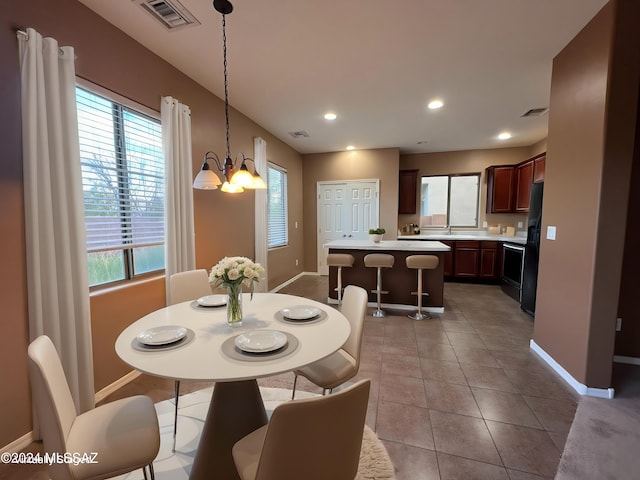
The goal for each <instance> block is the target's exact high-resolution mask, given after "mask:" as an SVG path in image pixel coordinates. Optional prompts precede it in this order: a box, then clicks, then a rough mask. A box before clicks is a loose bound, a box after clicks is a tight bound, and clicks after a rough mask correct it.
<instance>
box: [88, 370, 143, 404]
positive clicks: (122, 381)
mask: <svg viewBox="0 0 640 480" xmlns="http://www.w3.org/2000/svg"><path fill="white" fill-rule="evenodd" d="M141 374H142V372H139V371H138V370H131V371H130V372H129V373H127V374H126V375H125V376H123V377H120V378H119V379H117V380H116V381H115V382H113V383H111V384H109V385H107V386H106V387H104V388H103V389H101V390H100V391H99V392H96V395H95V400H94V401H95V403H98V402H101V401H102V400H104V399H105V398H107V397H108V396H109V395H111V394H112V393H113V392H115V391H116V390H118V389H119V388H120V387H123V386H124V385H126V384H127V383H129V382H131V381H132V380H135V379H136V378H138V377H139V376H140V375H141Z"/></svg>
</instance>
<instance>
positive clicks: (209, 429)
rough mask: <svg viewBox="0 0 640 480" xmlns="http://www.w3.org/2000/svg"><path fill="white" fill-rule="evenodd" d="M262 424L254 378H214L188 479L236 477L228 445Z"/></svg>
mask: <svg viewBox="0 0 640 480" xmlns="http://www.w3.org/2000/svg"><path fill="white" fill-rule="evenodd" d="M266 424H267V412H266V411H265V409H264V403H263V402H262V396H261V395H260V389H259V388H258V383H257V382H256V381H255V380H244V381H239V382H219V383H218V382H217V383H216V384H215V386H214V388H213V396H212V397H211V403H210V404H209V412H208V413H207V419H206V420H205V423H204V427H203V429H202V436H201V437H200V443H199V444H198V451H197V452H196V456H195V458H194V460H193V467H192V469H191V474H190V475H189V480H211V479H215V478H219V479H224V480H232V479H239V478H240V477H239V476H238V473H237V471H236V467H235V464H234V463H233V457H232V455H231V448H232V447H233V445H234V444H235V443H236V442H237V441H238V440H240V439H241V438H242V437H244V436H245V435H247V434H248V433H251V432H253V431H254V430H256V429H258V428H260V427H261V426H263V425H266Z"/></svg>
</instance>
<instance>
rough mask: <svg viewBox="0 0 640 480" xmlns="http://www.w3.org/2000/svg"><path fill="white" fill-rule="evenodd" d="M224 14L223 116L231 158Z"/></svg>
mask: <svg viewBox="0 0 640 480" xmlns="http://www.w3.org/2000/svg"><path fill="white" fill-rule="evenodd" d="M225 17H226V15H225V14H224V13H223V14H222V55H223V59H224V63H223V64H224V117H225V121H226V127H227V158H231V147H230V142H229V84H228V82H227V29H226V24H227V23H226V18H225Z"/></svg>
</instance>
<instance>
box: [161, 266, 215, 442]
mask: <svg viewBox="0 0 640 480" xmlns="http://www.w3.org/2000/svg"><path fill="white" fill-rule="evenodd" d="M205 295H211V285H210V284H209V274H208V273H207V271H206V270H205V269H204V268H201V269H197V270H187V271H186V272H178V273H174V274H173V275H171V278H170V279H169V303H170V304H171V305H175V304H176V303H182V302H187V301H189V300H196V299H198V298H200V297H204V296H205ZM173 385H174V391H175V408H174V411H173V447H172V450H173V451H174V452H175V451H176V435H177V433H178V399H179V398H180V380H176V381H175V382H174V384H173Z"/></svg>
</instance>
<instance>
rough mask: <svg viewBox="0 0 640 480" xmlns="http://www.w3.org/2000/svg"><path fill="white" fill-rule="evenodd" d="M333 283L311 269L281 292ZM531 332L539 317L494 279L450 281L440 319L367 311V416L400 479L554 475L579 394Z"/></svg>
mask: <svg viewBox="0 0 640 480" xmlns="http://www.w3.org/2000/svg"><path fill="white" fill-rule="evenodd" d="M327 289H328V287H327V284H326V277H317V276H307V277H303V278H301V279H300V280H298V281H297V282H295V283H294V284H292V285H290V286H288V287H286V288H284V289H282V290H281V292H283V293H293V294H297V295H303V296H309V297H312V298H316V299H318V300H321V301H322V300H325V299H326V292H327ZM532 336H533V320H532V318H531V317H529V316H528V315H526V314H525V313H523V312H522V311H521V310H520V308H519V305H518V304H517V302H515V301H514V300H513V299H511V298H510V297H508V296H507V295H505V294H503V292H502V291H501V290H500V288H499V287H496V286H492V285H473V284H460V283H446V284H445V313H443V314H439V315H433V318H432V319H431V320H426V321H421V322H416V321H413V320H411V319H409V318H407V317H406V313H403V312H397V311H396V312H389V314H388V316H387V317H386V318H383V319H378V318H373V317H371V316H368V317H367V319H366V321H365V328H364V337H363V344H362V354H361V355H362V358H361V365H360V373H359V375H358V377H361V378H364V377H367V378H370V379H371V380H372V391H371V396H370V401H369V410H368V416H367V424H368V425H369V426H370V427H371V428H373V429H374V430H375V431H376V432H377V434H378V436H379V437H380V438H381V439H382V440H383V441H384V443H385V445H386V447H387V449H388V451H389V454H390V455H391V457H392V459H393V461H394V464H395V465H396V468H397V479H398V480H422V479H425V480H427V479H441V480H453V479H487V480H496V479H511V480H533V479H541V478H553V476H554V475H555V472H556V468H557V466H558V462H559V459H560V455H561V453H562V449H563V445H564V441H565V440H566V437H567V434H568V432H569V428H570V427H571V422H572V420H573V416H574V414H575V409H576V402H577V400H578V397H577V396H575V394H574V393H573V392H572V391H571V390H570V389H569V388H568V387H567V386H566V385H565V384H564V382H563V381H562V380H560V379H559V377H557V375H556V374H555V373H554V372H553V371H551V370H550V369H549V367H547V365H546V364H545V363H544V362H542V361H541V360H540V359H539V358H538V357H537V355H536V354H534V353H533V352H531V351H530V350H529V340H530V339H531V338H532ZM288 377H290V375H289V376H285V377H283V378H282V379H281V382H282V384H283V386H287V381H288V380H289V378H288ZM271 381H274V380H273V379H272V380H271ZM300 385H301V388H304V389H309V390H311V389H312V387H311V386H308V385H304V384H302V382H300Z"/></svg>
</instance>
